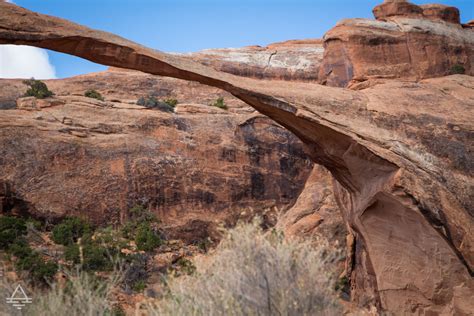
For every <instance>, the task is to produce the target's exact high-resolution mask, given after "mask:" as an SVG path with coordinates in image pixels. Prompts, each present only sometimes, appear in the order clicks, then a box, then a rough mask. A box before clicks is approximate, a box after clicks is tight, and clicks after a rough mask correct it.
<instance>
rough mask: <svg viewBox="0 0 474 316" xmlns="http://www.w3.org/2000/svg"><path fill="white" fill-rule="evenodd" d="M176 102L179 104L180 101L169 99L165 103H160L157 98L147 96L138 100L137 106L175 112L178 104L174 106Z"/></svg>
mask: <svg viewBox="0 0 474 316" xmlns="http://www.w3.org/2000/svg"><path fill="white" fill-rule="evenodd" d="M175 101H176V104H178V101H177V100H175V99H167V100H165V101H159V100H158V99H157V98H155V97H154V96H151V95H149V96H146V97H141V98H139V99H138V101H137V104H138V105H141V106H144V107H146V108H150V109H157V110H160V111H163V112H174V107H175V106H176V104H174V105H173V103H174V102H175Z"/></svg>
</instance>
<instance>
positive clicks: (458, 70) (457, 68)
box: [451, 64, 466, 75]
mask: <svg viewBox="0 0 474 316" xmlns="http://www.w3.org/2000/svg"><path fill="white" fill-rule="evenodd" d="M465 73H466V69H465V68H464V66H463V65H460V64H456V65H454V66H453V67H451V74H453V75H463V74H465Z"/></svg>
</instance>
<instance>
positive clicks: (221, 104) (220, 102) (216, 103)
mask: <svg viewBox="0 0 474 316" xmlns="http://www.w3.org/2000/svg"><path fill="white" fill-rule="evenodd" d="M209 105H210V106H215V107H217V108H219V109H223V110H227V109H228V107H227V104H225V101H224V98H223V97H219V98H217V100H216V101H214V103H212V104H209Z"/></svg>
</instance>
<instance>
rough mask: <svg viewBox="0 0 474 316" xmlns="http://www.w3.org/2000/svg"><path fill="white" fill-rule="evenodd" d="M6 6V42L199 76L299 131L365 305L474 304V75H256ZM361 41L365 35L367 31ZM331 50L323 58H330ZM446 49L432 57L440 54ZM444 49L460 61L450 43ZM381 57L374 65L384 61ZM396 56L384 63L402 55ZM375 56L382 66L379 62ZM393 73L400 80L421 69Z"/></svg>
mask: <svg viewBox="0 0 474 316" xmlns="http://www.w3.org/2000/svg"><path fill="white" fill-rule="evenodd" d="M0 8H1V9H2V10H1V11H0V12H1V15H0V43H10V44H27V45H34V46H38V47H45V48H49V49H53V50H57V51H61V52H65V53H69V54H73V55H77V56H80V57H83V58H87V59H90V60H93V61H95V62H99V63H103V64H107V65H111V66H119V67H124V68H130V69H136V70H141V71H145V72H149V73H151V74H156V75H164V76H171V77H176V78H181V79H186V80H191V81H198V82H200V83H203V84H207V85H211V86H214V87H218V88H221V89H223V90H226V91H228V92H229V93H231V94H233V95H234V96H236V97H238V98H239V99H241V100H243V101H245V102H246V103H248V104H250V105H251V106H253V107H254V108H255V109H257V110H258V111H260V112H261V113H263V114H265V115H267V116H269V117H271V118H272V119H274V120H275V121H276V122H278V123H280V124H281V125H283V126H284V127H286V128H287V129H289V130H291V131H292V132H293V133H294V134H295V135H296V136H298V137H299V138H300V139H301V140H302V141H303V142H304V143H305V146H306V151H307V153H308V154H309V155H310V157H311V159H312V160H313V161H314V162H316V163H318V164H322V165H324V166H325V167H326V168H327V169H328V170H329V171H330V172H331V174H332V175H333V177H334V178H335V179H336V181H335V182H334V194H335V199H336V201H337V203H338V206H339V207H340V208H341V210H342V212H343V217H344V220H345V221H346V223H347V227H348V229H349V231H350V232H351V234H352V235H353V237H354V242H353V243H351V245H353V247H352V249H353V252H352V254H353V256H352V258H351V266H350V269H349V274H348V275H349V277H350V280H351V288H352V299H353V300H354V301H356V302H359V303H361V304H368V303H372V304H374V305H376V306H377V307H378V308H379V309H380V310H387V311H390V312H395V313H398V314H406V313H417V314H436V313H439V314H443V313H444V314H463V313H464V314H468V313H469V312H470V311H472V310H473V308H474V307H473V306H472V300H471V293H472V291H473V290H474V284H473V280H472V275H473V273H472V268H473V265H474V251H473V249H474V248H473V247H474V236H473V234H472V231H473V227H474V221H473V214H472V210H473V209H474V207H473V202H472V201H474V199H473V196H472V192H473V190H472V188H473V174H472V170H473V166H472V161H474V159H473V157H472V148H471V147H472V132H471V131H472V130H473V126H472V117H473V115H474V113H473V112H472V111H473V109H472V104H473V102H474V95H473V91H474V79H473V77H470V76H465V75H457V76H450V77H444V78H438V79H429V80H422V81H419V82H406V81H396V80H393V81H379V82H374V83H373V84H371V85H367V87H366V88H365V89H362V90H360V91H351V90H347V89H339V88H331V87H325V86H322V85H317V84H310V83H297V82H283V81H277V80H273V81H265V80H254V79H248V78H243V77H237V76H234V75H231V74H227V73H222V72H219V71H216V70H215V69H212V68H209V67H205V66H203V65H200V64H197V63H194V62H192V61H190V60H189V59H186V58H182V57H179V56H171V55H167V54H165V53H161V52H157V51H154V50H151V49H147V48H145V47H143V46H140V45H138V44H135V43H132V42H129V41H127V40H125V39H122V38H119V37H117V36H114V35H111V34H108V33H104V32H99V31H93V30H90V29H87V28H86V27H83V26H79V25H75V24H72V23H70V22H67V21H65V20H61V19H57V18H53V17H47V16H43V15H38V14H34V13H32V12H29V11H27V10H25V9H21V8H18V7H15V6H12V5H10V4H4V3H2V4H0ZM407 21H408V20H407ZM413 21H418V20H413V19H410V20H409V21H408V22H407V23H408V24H407V25H408V27H410V26H415V25H418V24H411V23H418V22H413ZM344 23H347V22H344ZM344 23H343V24H342V25H344ZM351 23H352V24H353V25H354V26H357V25H356V24H357V23H356V22H351ZM361 23H362V26H361V27H359V26H357V27H355V29H357V30H365V29H366V28H365V26H364V25H366V24H367V23H368V22H365V21H362V22H361ZM374 23H375V24H376V25H378V26H382V27H380V28H378V29H377V30H378V31H377V33H376V34H378V36H377V37H376V38H377V40H374V41H372V42H371V41H368V42H366V43H367V44H370V43H374V45H376V46H375V47H379V46H377V45H378V43H383V42H388V43H391V42H393V41H395V42H394V43H395V44H396V43H398V42H397V41H396V38H393V37H392V36H391V35H393V34H392V33H391V32H392V29H393V32H394V34H400V33H397V32H398V28H397V27H396V25H393V24H390V23H387V22H381V21H378V22H374ZM380 23H382V24H380ZM432 23H436V22H432V21H428V20H422V22H420V24H419V25H420V27H422V29H423V30H425V31H426V30H431V31H432V32H431V33H429V32H428V35H429V34H432V35H433V37H434V38H436V39H437V44H436V45H440V44H439V42H440V40H439V39H440V38H442V39H444V40H447V41H448V42H449V43H450V44H452V47H455V48H456V47H457V48H460V51H459V52H458V53H457V54H455V55H456V57H455V58H468V60H470V58H472V57H471V56H472V54H469V53H468V51H467V50H469V49H471V48H470V47H471V46H470V45H471V44H470V43H471V42H470V40H469V39H467V40H466V37H468V38H470V35H469V34H467V33H463V32H464V31H459V30H461V29H460V28H459V29H458V28H456V29H452V28H451V26H446V28H443V29H442V31H443V32H445V31H446V32H447V33H446V34H449V35H446V34H444V33H443V32H441V29H438V28H437V27H438V26H439V24H432ZM425 26H426V27H428V28H427V29H424V28H423V27H425ZM431 26H433V27H435V26H436V28H434V29H431V28H430V27H431ZM336 29H338V30H339V31H341V28H340V27H339V28H338V27H336ZM353 29H354V28H353ZM409 29H413V30H414V29H415V28H409ZM369 30H373V29H369ZM348 31H350V29H348ZM438 31H439V32H438ZM451 31H452V32H451ZM458 31H459V32H458ZM403 34H404V33H403ZM406 34H410V35H414V34H418V33H416V32H415V31H413V32H408V33H406ZM436 34H438V35H440V36H441V37H436ZM443 34H444V35H443ZM466 34H467V35H466ZM428 35H427V34H426V33H420V36H419V37H417V43H420V42H424V43H425V44H426V45H425V46H429V45H428V44H430V43H431V42H430V41H431V37H428ZM341 36H343V34H342V32H341ZM367 36H368V38H369V39H370V38H371V37H370V34H368V35H367ZM355 38H359V40H360V41H361V42H362V41H363V40H364V38H363V37H361V36H360V33H357V34H356V36H355ZM466 43H467V44H466ZM340 45H343V44H340ZM390 47H396V46H390ZM405 47H406V43H405ZM466 47H467V48H466ZM463 49H466V51H464V50H463ZM373 50H374V49H371V51H373ZM331 51H332V52H334V50H331V49H329V52H331ZM327 52H328V51H326V53H325V57H324V60H323V65H324V64H326V65H328V64H330V63H331V62H329V60H326V58H329V59H330V58H331V57H327V56H331V55H327ZM436 52H437V49H434V50H433V54H430V57H431V58H433V59H436V58H437V55H436V54H435V53H436ZM329 54H331V53H329ZM445 55H446V56H448V57H446V58H447V59H448V60H451V59H450V58H451V57H450V56H451V50H449V49H448V50H447V51H446V52H445ZM332 56H333V57H332V58H336V57H337V56H336V55H335V54H333V55H332ZM367 56H370V55H369V54H367ZM377 56H378V55H375V56H374V61H373V62H374V63H375V64H376V65H379V66H380V65H381V60H382V59H379V58H378V57H377ZM382 56H385V55H384V54H381V55H380V56H379V57H380V58H382ZM463 56H464V57H463ZM390 57H391V56H389V55H387V56H386V58H387V60H386V63H387V66H386V68H385V69H389V68H390V65H393V63H394V61H395V60H397V59H396V57H395V56H394V57H393V58H390ZM361 58H362V57H361ZM384 58H385V57H384ZM412 58H413V57H412ZM443 58H444V57H443ZM453 58H454V57H453ZM364 60H365V61H366V64H364V65H366V66H367V67H368V68H369V69H372V67H371V66H370V58H369V57H367V58H366V59H364ZM412 60H416V59H412ZM444 60H446V59H441V61H440V63H442V62H443V61H444ZM414 64H415V63H413V65H414ZM410 65H411V63H410ZM430 65H431V64H430ZM433 67H434V66H433ZM469 67H470V66H469V65H467V66H466V70H467V71H468V73H469V71H471V69H472V68H469ZM322 68H324V67H322ZM435 68H436V67H435ZM348 69H349V68H348ZM354 69H355V68H354ZM443 69H444V67H443ZM392 70H393V71H395V75H394V76H402V77H403V76H405V75H406V73H410V72H409V71H408V70H406V72H403V71H402V72H401V73H397V72H396V70H397V67H393V68H392ZM387 72H388V70H387ZM355 73H357V72H355ZM326 75H327V73H326ZM438 75H439V73H438ZM351 78H352V76H351ZM336 81H337V80H336Z"/></svg>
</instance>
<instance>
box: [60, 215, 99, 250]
mask: <svg viewBox="0 0 474 316" xmlns="http://www.w3.org/2000/svg"><path fill="white" fill-rule="evenodd" d="M87 232H90V226H89V224H87V223H86V222H85V221H84V220H82V219H80V218H77V217H70V218H67V219H65V220H64V221H62V222H61V223H60V224H58V225H56V226H54V228H53V234H52V239H53V241H54V242H55V243H57V244H60V245H64V246H67V245H70V244H72V243H75V242H76V241H77V240H78V239H79V238H81V237H82V236H83V235H84V234H85V233H87Z"/></svg>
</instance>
